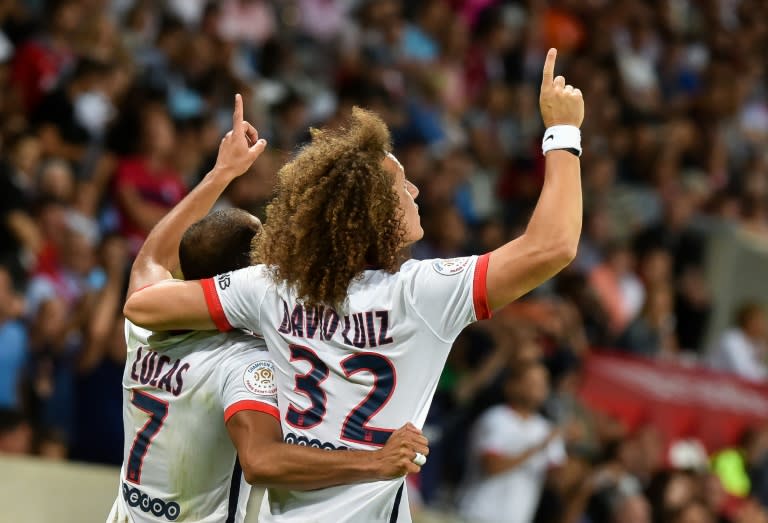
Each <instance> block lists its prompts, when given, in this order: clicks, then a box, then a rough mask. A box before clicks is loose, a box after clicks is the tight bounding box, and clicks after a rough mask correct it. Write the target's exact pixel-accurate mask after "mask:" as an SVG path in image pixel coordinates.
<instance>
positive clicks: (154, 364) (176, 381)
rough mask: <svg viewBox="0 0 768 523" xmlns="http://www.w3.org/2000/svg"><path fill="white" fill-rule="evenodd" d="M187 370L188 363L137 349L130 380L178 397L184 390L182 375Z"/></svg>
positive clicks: (143, 349) (144, 349) (140, 348)
mask: <svg viewBox="0 0 768 523" xmlns="http://www.w3.org/2000/svg"><path fill="white" fill-rule="evenodd" d="M189 368H190V365H189V363H182V360H181V359H175V360H174V359H173V358H169V357H168V356H166V355H165V354H158V353H157V352H154V351H151V350H148V349H146V347H139V349H138V350H137V351H136V359H135V360H134V361H133V365H131V379H132V380H134V381H136V382H138V383H141V384H142V385H149V386H150V387H155V388H156V389H158V390H164V391H166V392H170V393H171V394H173V395H174V396H178V395H179V394H181V391H182V389H183V388H184V373H185V372H187V371H188V370H189Z"/></svg>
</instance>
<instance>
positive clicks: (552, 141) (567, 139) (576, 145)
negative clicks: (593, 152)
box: [541, 125, 581, 156]
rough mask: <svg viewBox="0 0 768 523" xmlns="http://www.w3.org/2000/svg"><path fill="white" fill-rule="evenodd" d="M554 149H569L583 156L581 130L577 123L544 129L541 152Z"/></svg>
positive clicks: (545, 152)
mask: <svg viewBox="0 0 768 523" xmlns="http://www.w3.org/2000/svg"><path fill="white" fill-rule="evenodd" d="M553 149H567V150H568V151H569V152H572V153H573V154H575V155H576V156H581V131H580V130H579V128H578V127H576V126H575V125H553V126H552V127H549V128H547V130H546V131H544V138H543V139H542V140H541V152H542V153H544V154H547V153H548V152H549V151H551V150H553Z"/></svg>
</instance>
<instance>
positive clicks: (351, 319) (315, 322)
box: [277, 301, 395, 349]
mask: <svg viewBox="0 0 768 523" xmlns="http://www.w3.org/2000/svg"><path fill="white" fill-rule="evenodd" d="M277 330H278V332H280V333H282V334H286V335H290V336H297V337H299V338H307V339H312V338H314V337H315V335H316V334H317V337H318V338H319V339H320V340H323V341H327V340H331V339H332V338H333V336H334V334H336V332H337V331H338V332H340V334H341V339H342V341H343V342H344V344H345V345H349V346H350V347H356V348H358V349H362V348H364V347H366V346H367V347H370V348H374V347H380V346H382V345H388V344H390V343H394V341H395V340H394V339H392V337H391V336H389V311H386V310H383V311H381V310H378V311H365V312H356V313H354V314H350V315H345V316H339V314H337V313H336V311H334V310H333V309H331V308H325V307H323V306H322V305H321V306H317V307H306V306H304V305H302V304H300V303H297V304H296V305H295V306H294V307H293V311H289V309H288V304H287V303H286V302H285V301H283V320H282V322H281V323H280V327H279V328H278V329H277Z"/></svg>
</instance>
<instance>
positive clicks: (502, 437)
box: [474, 409, 508, 455]
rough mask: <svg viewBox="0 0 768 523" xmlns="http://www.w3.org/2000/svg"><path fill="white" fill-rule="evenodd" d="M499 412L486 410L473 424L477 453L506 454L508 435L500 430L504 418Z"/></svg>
mask: <svg viewBox="0 0 768 523" xmlns="http://www.w3.org/2000/svg"><path fill="white" fill-rule="evenodd" d="M501 418H502V416H500V415H499V412H498V411H497V410H494V409H490V410H488V411H487V412H486V413H485V414H483V415H481V416H480V418H479V419H478V420H477V423H476V425H475V429H474V434H475V449H476V451H477V453H478V454H479V455H483V454H507V453H508V450H507V446H508V445H507V443H508V442H507V440H508V435H507V433H506V431H504V430H501V427H502V426H504V420H503V419H501Z"/></svg>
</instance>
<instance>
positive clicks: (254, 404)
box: [224, 400, 280, 423]
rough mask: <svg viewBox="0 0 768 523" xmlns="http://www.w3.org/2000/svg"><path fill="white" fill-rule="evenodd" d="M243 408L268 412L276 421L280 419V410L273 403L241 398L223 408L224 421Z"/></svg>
mask: <svg viewBox="0 0 768 523" xmlns="http://www.w3.org/2000/svg"><path fill="white" fill-rule="evenodd" d="M243 410H255V411H257V412H263V413H264V414H269V415H270V416H272V417H274V418H275V419H276V420H277V421H278V422H279V421H280V411H279V410H278V409H277V407H275V406H274V405H270V404H269V403H264V402H263V401H256V400H241V401H237V402H235V403H233V404H232V405H230V406H229V407H227V408H226V410H224V423H226V422H228V421H229V419H230V418H231V417H232V416H234V415H235V414H237V413H238V412H240V411H243Z"/></svg>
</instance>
